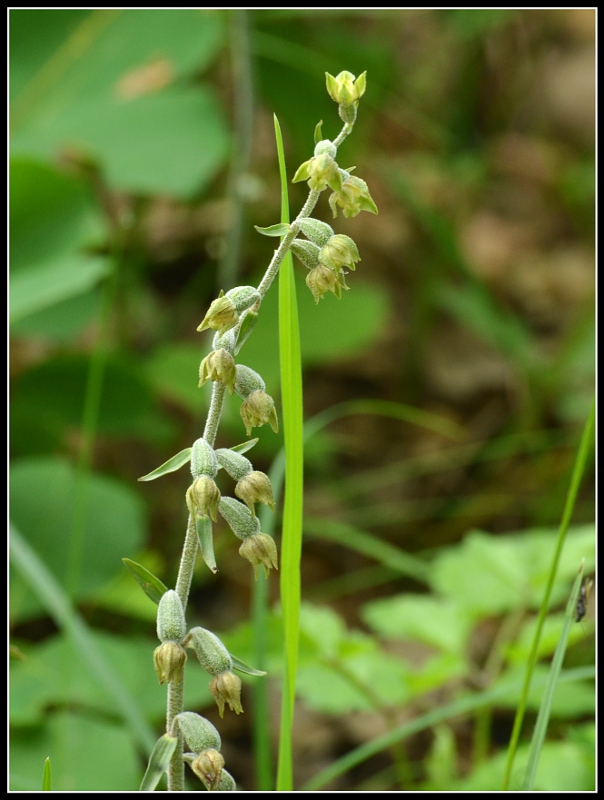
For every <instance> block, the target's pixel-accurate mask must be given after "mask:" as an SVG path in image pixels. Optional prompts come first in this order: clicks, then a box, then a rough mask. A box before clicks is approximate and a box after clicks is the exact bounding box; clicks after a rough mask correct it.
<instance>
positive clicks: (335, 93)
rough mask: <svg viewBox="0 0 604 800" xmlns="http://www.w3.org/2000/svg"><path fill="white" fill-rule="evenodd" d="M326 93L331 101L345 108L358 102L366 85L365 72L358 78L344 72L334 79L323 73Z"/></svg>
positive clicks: (327, 73)
mask: <svg viewBox="0 0 604 800" xmlns="http://www.w3.org/2000/svg"><path fill="white" fill-rule="evenodd" d="M325 78H326V83H327V91H328V93H329V96H330V97H331V99H332V100H335V102H336V103H337V104H338V105H340V106H344V108H347V107H348V106H351V105H354V104H355V103H358V102H359V98H360V97H362V96H363V94H364V93H365V87H366V85H367V72H363V74H362V75H359V77H358V78H355V76H354V75H353V74H352V72H348V71H347V70H344V71H343V72H340V74H339V75H338V76H337V77H336V78H334V77H333V75H330V74H329V72H326V73H325Z"/></svg>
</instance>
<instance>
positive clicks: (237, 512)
mask: <svg viewBox="0 0 604 800" xmlns="http://www.w3.org/2000/svg"><path fill="white" fill-rule="evenodd" d="M218 510H219V511H220V513H221V514H222V516H223V517H224V519H225V521H226V522H227V523H228V525H229V527H230V529H231V530H232V531H233V533H234V534H235V536H237V537H238V538H239V539H246V538H247V537H248V536H251V535H252V534H253V533H257V532H258V531H259V530H260V523H259V522H258V520H257V519H256V517H253V516H252V514H251V512H250V510H249V508H248V507H247V506H244V505H243V503H240V502H239V500H235V498H234V497H221V498H220V503H219V505H218Z"/></svg>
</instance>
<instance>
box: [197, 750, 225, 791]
mask: <svg viewBox="0 0 604 800" xmlns="http://www.w3.org/2000/svg"><path fill="white" fill-rule="evenodd" d="M223 767H224V758H223V757H222V755H221V754H220V753H219V752H218V750H204V751H203V752H201V753H200V754H199V755H198V756H197V758H196V759H195V761H193V762H191V769H192V770H193V772H194V773H195V774H196V775H197V777H198V778H199V780H200V781H201V782H202V783H203V785H204V786H205V787H206V789H207V790H208V791H209V792H211V791H212V790H213V789H215V788H216V786H217V784H218V781H219V780H220V778H221V776H222V768H223Z"/></svg>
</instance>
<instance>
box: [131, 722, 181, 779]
mask: <svg viewBox="0 0 604 800" xmlns="http://www.w3.org/2000/svg"><path fill="white" fill-rule="evenodd" d="M177 744H178V737H177V736H169V735H168V734H167V733H164V735H163V736H160V738H159V739H158V740H157V742H156V744H155V747H154V748H153V752H152V753H151V755H150V756H149V763H148V765H147V769H146V770H145V774H144V775H143V780H142V782H141V786H140V789H139V791H141V792H153V791H154V790H155V788H156V786H157V784H158V783H159V781H160V778H161V776H162V775H163V774H164V772H166V771H167V770H168V767H169V766H170V759H171V758H172V756H173V754H174V751H175V750H176V745H177Z"/></svg>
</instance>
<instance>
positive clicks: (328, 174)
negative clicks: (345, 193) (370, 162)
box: [292, 142, 342, 192]
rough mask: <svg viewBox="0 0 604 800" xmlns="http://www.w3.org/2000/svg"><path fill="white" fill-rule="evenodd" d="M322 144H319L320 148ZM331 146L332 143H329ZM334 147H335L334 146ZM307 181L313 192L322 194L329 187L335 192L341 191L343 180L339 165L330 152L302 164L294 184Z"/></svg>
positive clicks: (322, 153)
mask: <svg viewBox="0 0 604 800" xmlns="http://www.w3.org/2000/svg"><path fill="white" fill-rule="evenodd" d="M321 144H323V143H322V142H319V144H318V145H317V147H319V146H320V145H321ZM329 144H331V142H329ZM332 147H333V145H332ZM304 180H305V181H307V183H308V187H309V189H311V190H312V191H313V192H322V191H323V190H324V189H326V188H327V187H328V186H329V188H330V189H332V190H333V191H334V192H336V191H339V190H340V188H341V185H342V179H341V177H340V174H339V172H338V165H337V163H336V162H335V160H334V158H333V156H331V155H330V154H329V152H325V151H323V152H321V153H320V154H319V155H316V156H313V157H312V158H310V159H309V160H308V161H305V162H304V163H303V164H301V165H300V166H299V167H298V169H297V171H296V174H295V175H294V177H293V179H292V183H298V182H299V181H304Z"/></svg>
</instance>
